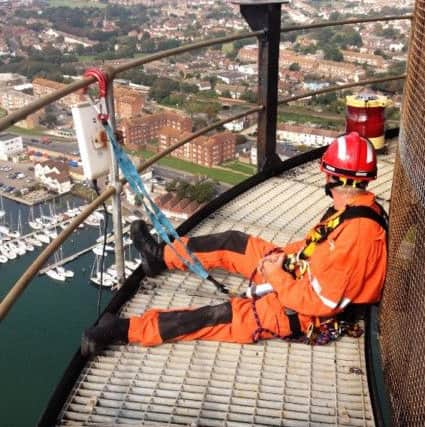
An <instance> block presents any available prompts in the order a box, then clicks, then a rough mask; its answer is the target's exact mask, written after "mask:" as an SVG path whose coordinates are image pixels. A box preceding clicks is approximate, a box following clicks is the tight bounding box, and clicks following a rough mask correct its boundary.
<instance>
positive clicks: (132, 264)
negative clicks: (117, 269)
mask: <svg viewBox="0 0 425 427" xmlns="http://www.w3.org/2000/svg"><path fill="white" fill-rule="evenodd" d="M125 266H126V267H127V268H129V269H130V270H131V271H133V270H135V269H136V268H137V267H138V266H139V264H137V262H136V261H131V260H129V259H128V260H127V261H125Z"/></svg>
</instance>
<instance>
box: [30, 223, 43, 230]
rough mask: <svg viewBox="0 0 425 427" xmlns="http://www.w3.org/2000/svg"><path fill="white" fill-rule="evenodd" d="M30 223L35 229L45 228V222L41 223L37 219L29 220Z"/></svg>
mask: <svg viewBox="0 0 425 427" xmlns="http://www.w3.org/2000/svg"><path fill="white" fill-rule="evenodd" d="M28 225H29V226H30V227H31V228H32V229H33V230H41V229H42V228H43V224H40V223H39V222H37V221H28Z"/></svg>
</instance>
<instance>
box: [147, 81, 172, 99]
mask: <svg viewBox="0 0 425 427" xmlns="http://www.w3.org/2000/svg"><path fill="white" fill-rule="evenodd" d="M178 89H179V83H178V82H176V81H174V80H171V79H168V78H165V77H160V78H159V79H157V80H155V82H154V83H153V85H152V87H151V88H150V90H149V96H150V97H151V98H153V99H155V101H158V102H161V100H162V99H164V98H166V97H167V96H169V95H170V94H171V92H173V91H177V90H178Z"/></svg>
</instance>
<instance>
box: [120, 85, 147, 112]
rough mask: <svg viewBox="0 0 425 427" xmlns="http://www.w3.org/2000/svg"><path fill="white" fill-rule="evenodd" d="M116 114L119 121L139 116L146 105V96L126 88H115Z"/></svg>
mask: <svg viewBox="0 0 425 427" xmlns="http://www.w3.org/2000/svg"><path fill="white" fill-rule="evenodd" d="M114 101H115V114H116V115H117V118H118V119H129V118H131V117H135V116H138V115H139V114H141V112H142V108H143V106H144V105H145V95H144V94H142V93H141V92H140V91H137V90H135V89H131V88H129V87H126V86H121V85H117V86H114Z"/></svg>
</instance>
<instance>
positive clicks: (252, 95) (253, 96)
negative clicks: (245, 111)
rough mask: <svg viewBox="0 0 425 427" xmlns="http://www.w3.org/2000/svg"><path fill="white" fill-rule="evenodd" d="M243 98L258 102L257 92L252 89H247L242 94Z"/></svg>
mask: <svg viewBox="0 0 425 427" xmlns="http://www.w3.org/2000/svg"><path fill="white" fill-rule="evenodd" d="M241 99H242V100H244V101H247V102H251V103H253V104H255V103H256V102H257V94H256V93H255V92H253V91H252V90H246V91H245V92H244V93H243V94H242V95H241Z"/></svg>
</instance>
